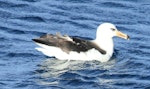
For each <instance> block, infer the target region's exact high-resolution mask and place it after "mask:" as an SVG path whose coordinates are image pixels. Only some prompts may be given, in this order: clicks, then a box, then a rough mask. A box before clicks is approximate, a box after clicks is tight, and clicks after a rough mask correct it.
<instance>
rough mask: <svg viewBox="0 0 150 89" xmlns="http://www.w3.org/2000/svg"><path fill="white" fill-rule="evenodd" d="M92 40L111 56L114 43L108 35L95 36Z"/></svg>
mask: <svg viewBox="0 0 150 89" xmlns="http://www.w3.org/2000/svg"><path fill="white" fill-rule="evenodd" d="M94 42H95V43H96V44H97V45H98V46H99V47H100V48H102V49H103V50H105V51H106V53H107V54H108V55H109V56H112V54H113V50H114V44H113V39H112V38H108V37H97V38H96V39H95V40H94Z"/></svg>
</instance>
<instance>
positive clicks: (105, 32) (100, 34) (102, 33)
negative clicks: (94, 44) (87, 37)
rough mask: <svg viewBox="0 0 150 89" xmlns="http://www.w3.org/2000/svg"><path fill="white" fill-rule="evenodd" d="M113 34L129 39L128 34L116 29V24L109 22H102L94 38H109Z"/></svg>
mask: <svg viewBox="0 0 150 89" xmlns="http://www.w3.org/2000/svg"><path fill="white" fill-rule="evenodd" d="M114 36H118V37H121V38H124V39H129V36H128V35H126V34H124V33H122V32H120V31H118V30H117V28H116V26H115V25H113V24H111V23H103V24H101V25H99V27H98V28H97V34H96V39H101V38H102V39H111V38H112V37H114Z"/></svg>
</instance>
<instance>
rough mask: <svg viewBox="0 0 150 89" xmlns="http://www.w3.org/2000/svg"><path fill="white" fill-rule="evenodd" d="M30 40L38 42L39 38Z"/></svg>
mask: <svg viewBox="0 0 150 89" xmlns="http://www.w3.org/2000/svg"><path fill="white" fill-rule="evenodd" d="M32 41H34V42H37V43H40V42H39V41H40V40H38V39H32Z"/></svg>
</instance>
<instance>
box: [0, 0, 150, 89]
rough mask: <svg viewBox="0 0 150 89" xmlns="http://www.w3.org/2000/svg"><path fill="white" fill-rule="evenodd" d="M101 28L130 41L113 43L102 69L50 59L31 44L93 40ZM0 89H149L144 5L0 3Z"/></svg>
mask: <svg viewBox="0 0 150 89" xmlns="http://www.w3.org/2000/svg"><path fill="white" fill-rule="evenodd" d="M103 22H111V23H113V24H115V25H116V26H117V28H118V29H119V30H120V31H122V32H124V33H127V34H128V35H129V36H130V38H131V39H130V40H129V41H126V40H123V39H120V38H114V43H115V53H114V55H113V58H111V59H110V61H108V62H107V63H100V62H98V61H70V62H67V61H60V60H56V59H52V58H51V59H50V58H48V57H46V56H44V55H43V54H42V53H40V52H38V51H36V50H35V49H34V48H35V47H36V46H37V45H35V44H34V42H32V40H31V39H33V38H37V37H39V36H41V35H43V34H46V33H53V34H55V33H56V32H61V33H62V34H68V35H71V36H78V37H85V38H89V39H94V38H95V33H96V29H97V26H98V25H99V24H101V23H103ZM0 89H150V1H149V0H0Z"/></svg>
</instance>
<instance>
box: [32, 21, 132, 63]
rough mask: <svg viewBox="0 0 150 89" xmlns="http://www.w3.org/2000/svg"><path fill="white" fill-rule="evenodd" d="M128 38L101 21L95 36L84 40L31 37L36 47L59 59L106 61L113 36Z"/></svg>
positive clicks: (111, 53)
mask: <svg viewBox="0 0 150 89" xmlns="http://www.w3.org/2000/svg"><path fill="white" fill-rule="evenodd" d="M114 36H117V37H120V38H124V39H129V36H128V35H126V34H124V33H122V32H121V31H119V30H118V29H117V28H116V26H115V25H113V24H112V23H103V24H101V25H99V26H98V28H97V32H96V38H95V39H94V40H85V39H80V38H78V37H72V36H68V35H61V34H60V33H56V34H46V35H43V36H41V37H40V38H37V39H32V40H33V41H34V42H35V43H36V44H37V45H39V46H40V47H37V48H36V49H37V50H38V51H41V52H42V53H43V54H45V55H46V56H49V57H55V58H56V59H60V60H85V61H91V60H98V61H100V62H107V61H108V60H109V59H110V58H111V57H112V55H113V51H114V43H113V37H114Z"/></svg>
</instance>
